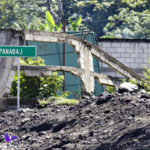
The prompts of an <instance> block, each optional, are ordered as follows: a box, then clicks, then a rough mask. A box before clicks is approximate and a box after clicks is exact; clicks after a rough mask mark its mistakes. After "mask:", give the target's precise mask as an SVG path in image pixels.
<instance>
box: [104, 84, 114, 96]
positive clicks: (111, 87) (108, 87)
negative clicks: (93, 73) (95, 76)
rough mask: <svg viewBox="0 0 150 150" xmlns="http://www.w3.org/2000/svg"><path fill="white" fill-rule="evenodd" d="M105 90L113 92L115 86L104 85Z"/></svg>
mask: <svg viewBox="0 0 150 150" xmlns="http://www.w3.org/2000/svg"><path fill="white" fill-rule="evenodd" d="M106 91H107V92H109V93H111V94H113V93H114V92H115V87H113V86H106Z"/></svg>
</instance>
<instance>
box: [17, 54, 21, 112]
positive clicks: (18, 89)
mask: <svg viewBox="0 0 150 150" xmlns="http://www.w3.org/2000/svg"><path fill="white" fill-rule="evenodd" d="M19 109H20V57H18V87H17V110H19Z"/></svg>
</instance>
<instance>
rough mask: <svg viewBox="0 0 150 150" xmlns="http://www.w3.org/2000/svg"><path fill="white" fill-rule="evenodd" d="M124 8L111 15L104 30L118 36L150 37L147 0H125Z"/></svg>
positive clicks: (107, 33) (108, 33)
mask: <svg viewBox="0 0 150 150" xmlns="http://www.w3.org/2000/svg"><path fill="white" fill-rule="evenodd" d="M123 3H125V5H124V6H126V7H124V8H119V9H118V10H119V12H118V14H114V15H113V16H109V18H108V20H109V23H107V25H106V27H104V32H105V33H106V34H105V35H106V36H114V37H116V38H139V39H141V38H150V28H149V26H150V10H148V7H149V3H148V2H147V1H146V0H143V1H141V0H138V1H136V2H135V1H132V0H123Z"/></svg>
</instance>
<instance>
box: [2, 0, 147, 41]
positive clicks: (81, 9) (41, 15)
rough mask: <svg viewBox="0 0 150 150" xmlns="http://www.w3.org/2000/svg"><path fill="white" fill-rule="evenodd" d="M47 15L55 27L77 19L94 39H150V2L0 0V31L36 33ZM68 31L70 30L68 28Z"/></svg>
mask: <svg viewBox="0 0 150 150" xmlns="http://www.w3.org/2000/svg"><path fill="white" fill-rule="evenodd" d="M46 10H48V11H50V13H51V14H52V16H53V18H54V21H55V23H56V24H57V25H59V23H61V22H62V19H66V20H67V22H68V23H69V22H70V21H72V20H73V19H77V18H78V17H79V16H80V17H81V18H83V19H82V21H83V23H84V25H85V26H87V27H88V28H89V29H90V30H92V31H95V32H96V33H97V35H98V36H100V37H102V36H104V37H117V38H150V28H149V25H150V2H149V1H148V0H119V1H118V0H113V1H110V0H35V1H30V0H24V1H23V0H11V1H10V0H7V1H6V0H1V2H0V27H4V28H8V27H15V24H19V25H20V26H22V28H27V27H28V28H29V27H30V28H31V29H36V28H35V25H36V24H37V20H38V21H41V22H42V21H43V20H44V19H45V12H46ZM70 30H72V28H70Z"/></svg>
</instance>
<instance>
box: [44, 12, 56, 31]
mask: <svg viewBox="0 0 150 150" xmlns="http://www.w3.org/2000/svg"><path fill="white" fill-rule="evenodd" d="M46 21H47V24H48V27H49V29H50V30H51V28H53V27H55V21H54V19H53V17H52V15H51V14H50V12H49V11H46Z"/></svg>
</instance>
